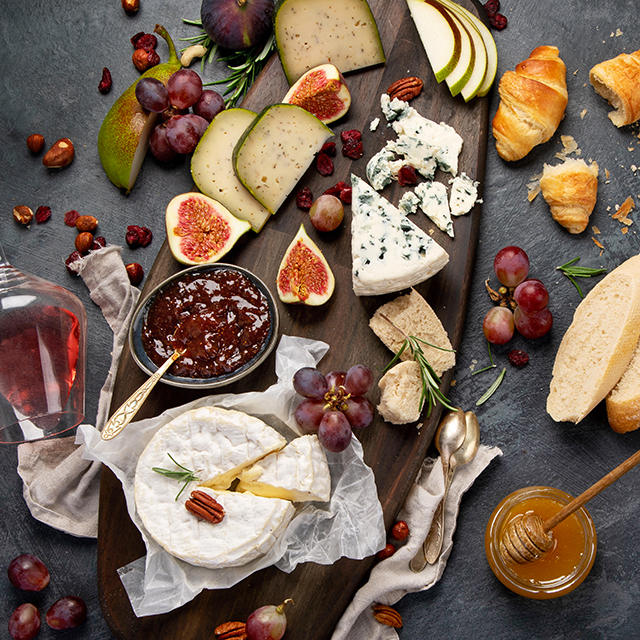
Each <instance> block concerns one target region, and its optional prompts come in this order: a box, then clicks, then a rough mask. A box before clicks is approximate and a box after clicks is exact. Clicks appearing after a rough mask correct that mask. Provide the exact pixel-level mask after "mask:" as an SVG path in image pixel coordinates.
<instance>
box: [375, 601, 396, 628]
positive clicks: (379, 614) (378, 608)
mask: <svg viewBox="0 0 640 640" xmlns="http://www.w3.org/2000/svg"><path fill="white" fill-rule="evenodd" d="M373 617H374V618H375V619H376V620H377V621H378V622H381V623H382V624H386V625H387V626H388V627H395V628H396V629H397V628H399V627H401V626H402V617H401V616H400V614H399V613H398V612H397V611H396V610H395V609H394V608H393V607H389V606H387V605H386V604H374V605H373Z"/></svg>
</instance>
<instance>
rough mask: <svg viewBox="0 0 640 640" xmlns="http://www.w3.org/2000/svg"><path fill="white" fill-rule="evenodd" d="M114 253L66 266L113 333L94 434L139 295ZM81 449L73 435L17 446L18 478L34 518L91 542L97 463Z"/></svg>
mask: <svg viewBox="0 0 640 640" xmlns="http://www.w3.org/2000/svg"><path fill="white" fill-rule="evenodd" d="M120 253H121V248H120V247H119V246H116V245H110V246H108V247H104V248H102V249H99V250H97V251H92V252H90V253H89V255H87V256H86V257H84V258H82V259H81V260H78V261H77V262H74V263H73V264H72V265H71V268H72V269H73V270H74V271H76V272H77V273H79V274H80V275H81V276H82V279H83V280H84V282H85V284H86V285H87V287H88V289H89V295H90V296H91V299H92V300H93V301H94V302H95V303H96V304H97V305H98V306H99V307H100V309H101V310H102V313H103V315H104V317H105V319H106V320H107V322H108V323H109V326H110V327H111V329H112V330H113V348H112V351H111V367H110V369H109V373H108V375H107V379H106V381H105V383H104V385H103V387H102V389H101V391H100V398H99V402H98V413H97V416H96V428H97V429H98V430H101V429H102V427H103V426H104V425H105V423H106V421H107V419H108V417H109V405H110V403H111V395H112V392H113V385H114V383H115V377H116V373H117V369H118V362H119V360H120V354H121V353H122V347H123V346H124V343H125V339H126V336H127V331H128V327H129V320H130V318H131V315H132V313H133V311H134V309H135V306H136V303H137V301H138V298H139V296H140V291H139V290H138V289H136V288H135V287H134V286H132V285H131V284H130V282H129V277H128V275H127V270H126V268H125V266H124V262H123V261H122V257H121V255H120ZM83 448H84V447H83V446H78V445H76V444H75V436H67V437H61V438H51V439H49V440H37V441H35V442H27V443H24V444H21V445H19V446H18V474H19V475H20V477H21V478H22V481H23V495H24V499H25V502H26V503H27V506H28V508H29V511H30V512H31V515H32V516H33V517H34V518H36V520H40V521H41V522H44V523H45V524H48V525H50V526H51V527H54V528H55V529H60V530H61V531H65V532H67V533H70V534H72V535H75V536H79V537H87V538H95V537H97V535H98V502H99V491H100V471H101V468H102V465H101V463H99V462H95V461H90V460H83V459H82V450H83Z"/></svg>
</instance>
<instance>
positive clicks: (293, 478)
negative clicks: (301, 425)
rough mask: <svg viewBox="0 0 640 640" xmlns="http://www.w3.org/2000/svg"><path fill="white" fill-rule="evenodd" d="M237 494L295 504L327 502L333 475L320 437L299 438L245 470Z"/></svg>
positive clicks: (307, 436) (241, 475)
mask: <svg viewBox="0 0 640 640" xmlns="http://www.w3.org/2000/svg"><path fill="white" fill-rule="evenodd" d="M237 490H238V491H251V492H253V493H256V494H258V495H261V496H267V497H271V498H282V499H284V500H292V501H293V502H307V501H310V500H317V501H320V502H327V501H328V500H329V496H330V494H331V475H330V474H329V465H328V464H327V456H326V455H325V453H324V449H323V447H322V445H321V444H320V442H319V440H318V436H316V435H306V436H301V437H299V438H296V439H295V440H292V441H291V442H290V443H289V444H288V445H287V446H286V447H285V448H284V449H282V450H281V451H278V452H276V453H272V454H271V455H269V456H267V457H266V458H263V459H262V460H260V461H259V462H257V463H256V464H254V465H253V466H252V467H250V468H249V469H245V470H244V471H243V472H242V473H241V474H240V480H239V482H238V487H237Z"/></svg>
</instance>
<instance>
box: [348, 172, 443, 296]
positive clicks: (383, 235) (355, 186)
mask: <svg viewBox="0 0 640 640" xmlns="http://www.w3.org/2000/svg"><path fill="white" fill-rule="evenodd" d="M351 186H352V190H353V191H352V201H351V207H352V218H351V253H352V259H353V267H352V281H353V290H354V292H355V294H356V295H358V296H366V295H381V294H384V293H392V292H394V291H400V290H401V289H405V288H407V287H412V286H413V285H416V284H418V283H420V282H423V281H424V280H427V279H428V278H430V277H431V276H433V275H435V274H436V273H437V272H438V271H440V269H442V268H443V267H444V266H445V265H446V264H447V262H448V261H449V255H448V254H447V252H446V251H445V250H444V249H443V248H442V247H441V246H440V245H439V244H438V243H437V242H436V241H435V240H433V238H431V237H429V235H427V234H426V233H425V232H424V231H422V229H420V228H419V227H418V226H416V225H415V224H413V222H411V220H409V219H408V218H407V217H406V216H404V215H402V213H401V212H400V211H399V210H398V209H396V207H394V206H393V205H392V204H391V203H390V202H389V201H388V200H386V199H385V198H383V197H382V196H380V195H379V194H378V193H376V191H374V190H373V189H372V188H371V187H370V186H369V185H368V184H367V183H366V182H364V180H362V179H361V178H358V176H355V175H352V176H351Z"/></svg>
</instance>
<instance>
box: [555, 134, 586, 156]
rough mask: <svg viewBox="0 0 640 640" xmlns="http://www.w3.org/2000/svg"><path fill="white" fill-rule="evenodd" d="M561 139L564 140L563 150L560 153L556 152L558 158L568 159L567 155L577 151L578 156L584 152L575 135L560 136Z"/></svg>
mask: <svg viewBox="0 0 640 640" xmlns="http://www.w3.org/2000/svg"><path fill="white" fill-rule="evenodd" d="M560 140H561V142H562V151H558V153H556V156H555V157H556V158H559V159H560V160H566V158H567V156H568V155H570V154H572V153H575V154H576V155H577V156H579V155H580V154H581V153H582V152H581V151H580V149H579V148H578V143H577V142H576V141H575V139H574V137H573V136H560Z"/></svg>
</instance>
